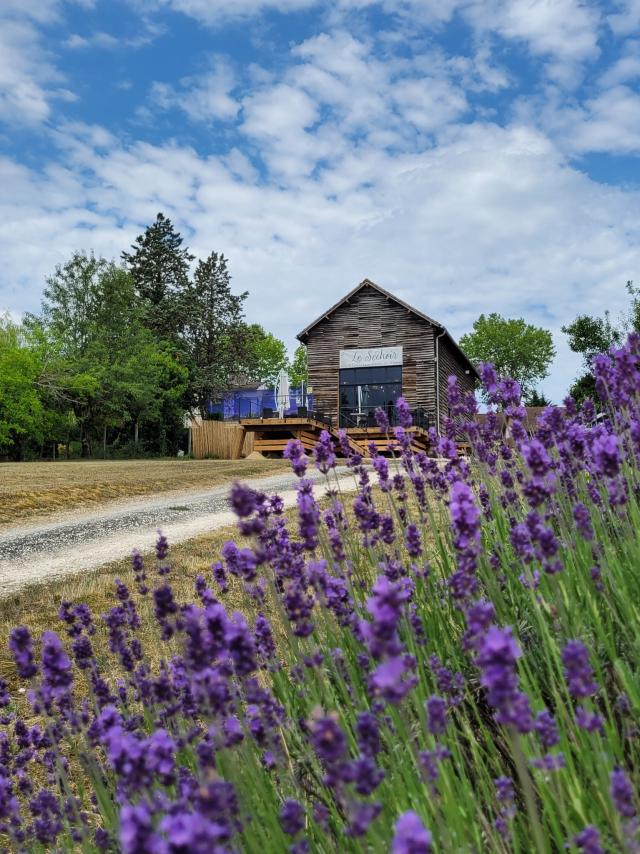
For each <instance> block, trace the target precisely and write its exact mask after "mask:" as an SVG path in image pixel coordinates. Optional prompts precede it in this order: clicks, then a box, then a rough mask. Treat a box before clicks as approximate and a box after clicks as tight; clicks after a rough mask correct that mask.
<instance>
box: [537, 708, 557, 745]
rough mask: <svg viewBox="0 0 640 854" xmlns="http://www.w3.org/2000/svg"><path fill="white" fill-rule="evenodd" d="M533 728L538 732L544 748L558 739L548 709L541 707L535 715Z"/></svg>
mask: <svg viewBox="0 0 640 854" xmlns="http://www.w3.org/2000/svg"><path fill="white" fill-rule="evenodd" d="M534 729H535V731H536V732H537V733H538V737H539V738H540V742H541V744H542V746H543V747H544V748H546V749H548V748H550V747H553V746H554V745H556V744H557V743H558V742H559V741H560V735H559V734H558V727H557V725H556V722H555V719H554V717H553V715H552V714H551V712H550V711H549V710H548V709H543V710H542V711H541V712H539V713H538V714H537V715H536V719H535V722H534Z"/></svg>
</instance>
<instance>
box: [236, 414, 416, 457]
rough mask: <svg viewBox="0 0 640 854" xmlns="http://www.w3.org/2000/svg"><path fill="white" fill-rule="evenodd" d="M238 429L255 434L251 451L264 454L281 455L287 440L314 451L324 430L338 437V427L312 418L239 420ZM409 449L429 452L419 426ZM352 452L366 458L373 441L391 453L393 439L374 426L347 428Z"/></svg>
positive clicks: (414, 431)
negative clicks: (241, 428)
mask: <svg viewBox="0 0 640 854" xmlns="http://www.w3.org/2000/svg"><path fill="white" fill-rule="evenodd" d="M239 423H240V426H241V427H243V428H244V429H245V430H246V431H247V432H252V433H253V434H254V440H253V449H254V450H255V451H260V453H263V454H265V453H266V454H282V452H283V451H284V449H285V447H286V446H287V442H288V441H289V440H290V439H298V440H299V441H300V442H301V443H302V446H303V448H304V449H305V450H306V451H313V449H314V448H315V446H316V444H317V442H318V440H319V438H320V434H321V433H322V431H323V430H326V431H327V432H328V433H330V434H331V435H332V436H333V437H334V439H336V440H337V438H338V428H337V427H334V426H332V425H329V424H327V423H325V422H323V421H321V420H318V419H315V418H313V417H312V416H308V417H298V416H292V417H289V418H242V419H241V420H240V422H239ZM408 432H410V433H411V434H412V442H411V446H412V448H413V449H414V450H417V451H418V450H419V451H426V452H428V450H429V445H430V442H429V434H428V433H427V431H426V430H425V429H424V428H422V427H411V428H409V430H408ZM346 434H347V436H348V438H349V444H350V446H351V448H352V450H354V451H357V452H358V453H359V454H362V455H363V456H365V457H368V456H369V444H370V443H371V442H373V443H374V444H375V446H376V448H377V450H378V452H379V453H381V454H385V453H390V452H391V450H392V449H391V448H390V444H391V445H394V444H395V442H394V440H393V438H392V439H391V440H390V439H389V437H387V435H386V434H385V433H383V432H382V431H381V430H379V429H378V428H377V427H349V428H347V430H346Z"/></svg>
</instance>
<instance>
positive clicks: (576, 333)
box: [562, 281, 640, 404]
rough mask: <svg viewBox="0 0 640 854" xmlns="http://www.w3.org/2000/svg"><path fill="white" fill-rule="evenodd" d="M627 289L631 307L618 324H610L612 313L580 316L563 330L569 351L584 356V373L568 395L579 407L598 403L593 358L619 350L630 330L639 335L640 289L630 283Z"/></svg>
mask: <svg viewBox="0 0 640 854" xmlns="http://www.w3.org/2000/svg"><path fill="white" fill-rule="evenodd" d="M625 287H626V291H627V293H628V294H629V297H630V303H629V307H628V308H627V310H626V311H624V312H623V313H622V314H621V316H620V318H619V320H618V322H617V323H615V322H613V321H612V320H611V313H610V312H609V311H605V313H604V316H603V317H592V316H591V315H588V314H579V315H578V316H577V317H576V319H575V320H574V321H573V323H570V324H568V325H567V326H563V327H562V331H563V332H564V333H565V335H566V336H567V337H568V339H569V347H570V348H571V349H572V350H573V352H574V353H580V354H581V356H582V361H583V369H582V373H581V374H580V376H579V377H578V378H577V379H576V380H575V382H574V383H573V385H572V386H571V388H570V389H569V394H570V395H571V397H573V398H574V400H576V401H577V402H578V403H582V402H583V401H584V400H586V398H591V399H592V400H593V401H594V402H595V403H596V404H597V402H598V396H597V393H596V385H595V377H594V376H593V373H592V371H591V361H592V359H593V357H594V356H596V355H598V353H606V352H607V350H609V349H610V348H611V347H619V346H620V344H622V342H623V341H624V339H625V337H626V335H627V333H628V332H630V331H631V330H636V331H640V289H638V288H637V287H636V286H635V285H634V284H633V282H632V281H628V282H627V283H626V286H625Z"/></svg>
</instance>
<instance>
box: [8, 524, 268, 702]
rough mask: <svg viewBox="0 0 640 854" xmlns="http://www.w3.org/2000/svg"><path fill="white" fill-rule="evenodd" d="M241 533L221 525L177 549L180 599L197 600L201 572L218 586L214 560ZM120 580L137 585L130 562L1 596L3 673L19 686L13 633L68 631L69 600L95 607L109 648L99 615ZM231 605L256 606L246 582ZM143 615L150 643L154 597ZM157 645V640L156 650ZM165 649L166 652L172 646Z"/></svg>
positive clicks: (175, 582)
mask: <svg viewBox="0 0 640 854" xmlns="http://www.w3.org/2000/svg"><path fill="white" fill-rule="evenodd" d="M237 537H238V532H237V530H236V529H235V528H233V527H230V528H220V529H219V530H217V531H215V532H213V533H211V534H207V535H205V536H202V537H198V538H196V539H193V540H188V541H185V542H184V543H181V544H179V545H177V546H175V548H172V549H171V553H170V556H169V562H170V564H171V566H172V570H171V573H170V575H169V579H168V580H169V581H170V583H171V586H172V587H173V589H174V592H175V594H176V599H177V600H178V601H179V602H193V601H195V600H196V595H195V591H194V582H195V579H196V576H197V575H200V574H202V575H204V576H206V577H207V579H208V580H209V581H210V583H211V585H212V587H213V586H215V585H214V584H213V582H212V580H211V570H210V566H211V563H212V562H213V561H214V560H216V559H218V557H219V553H220V548H221V546H222V545H223V543H225V542H226V541H227V540H229V539H235V538H237ZM145 563H146V564H147V573H148V580H149V586H150V587H151V588H153V586H154V583H155V581H156V579H157V576H156V572H155V557H154V556H153V554H151V555H146V556H145ZM116 578H119V579H120V580H121V581H123V582H124V583H125V584H127V585H128V586H129V587H130V589H131V590H134V589H135V587H134V580H133V572H132V569H131V561H130V560H128V559H127V560H121V561H116V562H114V563H111V564H106V565H105V566H102V567H100V569H97V570H93V571H90V572H86V573H83V574H78V575H74V576H72V577H69V578H66V579H53V580H52V581H49V582H47V583H46V584H34V585H33V586H31V587H25V588H23V589H22V590H20V592H19V593H16V594H14V595H12V596H9V597H6V598H3V599H2V600H0V677H2V678H4V679H6V680H7V682H8V683H9V685H10V686H11V687H13V686H15V684H16V668H15V664H14V663H13V660H12V659H11V657H10V655H9V651H8V648H7V641H8V638H9V633H10V631H11V629H12V628H13V627H14V626H19V625H26V626H28V627H29V628H30V629H31V631H32V632H33V635H34V637H36V638H38V637H39V636H40V634H41V633H42V632H43V631H47V630H51V629H53V630H54V631H58V632H60V634H61V635H64V624H63V623H61V622H60V620H59V618H58V609H59V608H60V603H61V602H62V601H64V600H68V601H70V602H74V603H78V602H86V603H87V605H89V607H90V608H91V610H92V612H93V614H94V615H95V617H96V625H97V626H98V627H99V636H102V635H104V637H102V641H104V645H105V646H106V640H105V638H106V632H104V629H103V627H102V621H101V620H100V619H99V616H100V614H104V613H105V612H106V611H108V610H109V608H111V607H113V605H115V604H116V598H115V579H116ZM229 597H231V598H229ZM225 603H230V610H233V607H236V608H238V610H242V611H244V612H245V613H246V612H247V607H248V606H249V607H250V606H251V605H253V603H252V601H251V600H250V599H249V597H247V596H246V595H245V594H244V591H243V590H242V588H241V587H240V586H238V589H237V591H236V590H230V591H229V593H228V594H227V596H225ZM145 606H148V607H145ZM140 616H141V618H142V624H143V628H142V630H141V639H143V640H144V641H150V640H152V638H154V637H155V636H156V634H157V627H156V624H155V620H154V619H153V602H152V600H151V596H150V595H149V596H148V597H147V601H146V602H145V603H141V614H140ZM96 646H97V647H100V646H102V643H101V641H100V640H97V643H96ZM153 646H154V644H153V642H151V644H150V647H151V649H153ZM156 646H158V644H156ZM163 653H165V654H166V647H165V648H164V649H163Z"/></svg>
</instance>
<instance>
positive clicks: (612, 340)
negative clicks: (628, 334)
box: [562, 311, 623, 367]
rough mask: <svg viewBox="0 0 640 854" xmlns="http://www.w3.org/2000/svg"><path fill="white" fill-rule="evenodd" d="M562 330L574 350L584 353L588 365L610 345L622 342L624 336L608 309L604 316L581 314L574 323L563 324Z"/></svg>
mask: <svg viewBox="0 0 640 854" xmlns="http://www.w3.org/2000/svg"><path fill="white" fill-rule="evenodd" d="M562 331H563V332H564V333H565V335H567V337H568V338H569V347H571V349H572V350H573V352H574V353H581V354H582V356H583V357H584V361H585V366H586V367H589V366H590V365H591V359H592V358H593V357H594V356H595V355H597V354H598V353H606V351H607V350H608V349H609V348H610V347H612V346H614V345H617V344H620V342H621V340H622V337H623V331H622V329H621V328H620V327H618V326H615V325H614V324H613V323H612V322H611V317H610V315H609V312H608V311H606V312H605V314H604V317H590V316H589V315H588V314H580V315H578V317H576V319H575V320H574V321H573V323H570V324H568V325H567V326H563V327H562Z"/></svg>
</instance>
